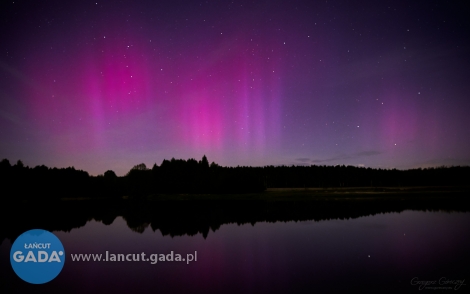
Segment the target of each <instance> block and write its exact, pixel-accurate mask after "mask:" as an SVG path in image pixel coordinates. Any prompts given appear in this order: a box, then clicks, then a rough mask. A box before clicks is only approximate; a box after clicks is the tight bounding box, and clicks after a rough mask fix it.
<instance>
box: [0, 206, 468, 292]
mask: <svg viewBox="0 0 470 294" xmlns="http://www.w3.org/2000/svg"><path fill="white" fill-rule="evenodd" d="M80 205H82V206H83V207H80ZM102 205H103V206H106V207H108V209H104V208H103V206H102ZM429 205H431V206H426V205H424V206H422V207H418V206H417V205H416V204H409V203H403V202H399V203H386V204H383V203H374V204H370V203H354V204H352V203H346V204H344V205H337V204H328V205H327V206H325V205H321V204H318V203H317V204H315V205H314V207H316V208H312V207H313V206H312V207H309V206H308V205H305V204H304V203H301V204H295V205H288V204H282V205H277V204H266V203H257V204H256V203H255V204H253V205H251V207H250V205H249V204H248V203H223V204H215V205H214V204H213V203H202V204H201V203H198V204H191V205H186V204H181V203H177V204H175V203H171V204H166V203H165V204H161V203H158V204H152V205H148V204H146V203H140V204H126V205H122V204H119V203H115V204H112V205H108V204H100V205H92V206H93V207H92V208H90V206H91V205H90V204H86V205H85V204H81V203H79V204H78V205H77V204H66V205H65V206H63V207H60V209H59V211H57V209H52V208H49V209H50V211H48V210H47V208H44V211H46V213H45V212H44V211H42V212H41V213H39V212H35V213H36V214H34V213H32V211H33V207H35V206H31V207H29V208H28V209H24V210H23V212H21V211H22V209H21V208H19V207H16V208H12V209H13V210H18V211H17V215H20V216H22V217H18V218H17V219H6V217H5V216H3V219H2V223H3V225H2V227H1V228H2V230H1V231H0V232H2V235H1V236H0V237H1V238H2V239H0V240H1V242H2V243H1V245H0V254H1V255H0V264H1V268H0V270H1V272H0V273H1V276H2V277H1V288H0V290H1V292H2V293H26V292H38V293H39V292H47V293H102V292H105V293H113V292H115V293H131V292H134V293H416V292H419V287H420V285H422V284H423V283H425V282H428V283H429V285H428V287H443V288H446V287H449V288H452V291H455V289H457V291H460V292H466V291H468V289H469V287H470V267H469V266H468V264H469V262H470V251H469V250H468V248H470V234H469V233H468V232H469V230H468V228H469V225H470V213H469V212H468V211H467V210H466V209H462V207H461V206H459V205H457V206H456V207H450V208H449V207H446V208H445V210H442V209H438V207H436V206H435V204H429ZM433 205H434V206H433ZM318 206H320V207H318ZM72 207H73V208H72ZM24 211H27V212H29V213H25V212H24ZM31 228H44V229H47V230H50V231H52V232H53V233H54V234H55V235H56V236H57V237H58V238H59V239H60V240H61V242H62V244H63V246H64V249H65V252H66V261H65V265H64V268H63V270H62V272H61V273H60V274H59V275H58V276H57V278H55V279H54V280H52V281H51V282H49V283H46V284H42V285H32V284H28V283H26V282H24V281H23V280H21V279H20V278H18V277H17V276H16V275H15V273H14V272H13V271H12V268H11V265H10V261H9V254H10V248H11V244H12V242H13V241H14V240H15V238H16V236H18V235H19V234H21V233H22V232H24V231H26V230H27V229H31ZM172 251H173V259H175V256H177V254H180V255H181V257H182V258H185V259H186V258H187V257H190V255H188V254H191V255H192V256H193V259H197V260H193V261H191V262H189V263H188V262H187V261H185V262H183V261H168V260H165V261H157V262H156V263H154V262H152V261H151V260H149V261H142V260H141V259H142V252H143V253H145V257H144V259H145V258H150V256H151V255H152V254H164V255H165V257H167V259H169V258H171V252H172ZM106 252H108V258H109V256H111V255H112V254H116V255H117V254H123V255H124V256H126V255H128V254H132V255H129V256H131V257H133V258H139V261H100V262H98V261H74V260H72V255H76V254H102V258H104V256H105V255H106ZM158 256H160V255H157V257H158ZM153 257H155V255H154V256H153ZM153 257H152V258H153ZM152 263H154V264H152ZM462 280H464V281H463V284H464V285H462V282H460V281H462ZM433 282H434V283H433ZM440 290H441V291H444V290H445V289H440ZM422 291H424V292H425V293H426V292H432V289H431V288H427V289H423V290H422ZM449 291H450V290H449ZM445 292H447V291H445ZM448 293H451V292H448Z"/></svg>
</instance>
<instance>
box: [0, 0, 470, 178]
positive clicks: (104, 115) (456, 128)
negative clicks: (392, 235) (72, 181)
mask: <svg viewBox="0 0 470 294" xmlns="http://www.w3.org/2000/svg"><path fill="white" fill-rule="evenodd" d="M312 2H313V3H312ZM459 5H461V4H460V3H458V2H457V3H447V2H444V1H437V2H432V3H431V2H429V1H414V2H413V3H404V4H400V3H399V2H397V1H362V2H355V4H353V3H350V2H348V1H327V2H326V1H322V2H321V3H320V2H318V1H269V2H261V1H254V3H253V2H252V1H234V2H233V3H232V2H231V1H203V2H198V1H171V3H168V2H165V3H163V2H160V1H120V2H117V1H79V2H78V3H73V2H70V3H69V2H66V3H63V2H62V1H37V2H33V3H30V2H24V1H9V2H8V3H4V4H2V6H1V10H0V11H1V12H0V14H1V16H2V18H1V19H2V22H1V25H0V38H1V40H2V42H1V46H0V138H1V143H0V157H1V158H8V159H10V161H13V162H15V161H16V160H18V159H21V160H23V161H24V163H25V164H26V165H30V166H35V165H38V164H46V165H48V166H57V167H66V166H75V167H76V168H79V169H84V170H87V171H89V172H90V173H91V174H95V175H96V174H101V173H103V172H104V171H106V170H108V169H113V170H114V171H116V173H117V174H119V175H123V174H125V173H126V172H127V171H128V170H129V169H130V168H131V167H132V166H133V165H135V164H138V163H141V162H144V163H145V164H147V165H152V164H153V163H155V162H156V163H157V164H160V163H161V161H162V160H163V159H165V158H166V159H170V158H172V157H175V158H183V159H187V158H196V159H200V158H201V157H202V155H203V154H205V155H207V157H208V159H209V160H210V161H215V162H217V163H219V164H220V165H224V166H236V165H252V166H263V165H279V164H287V165H291V164H296V165H297V164H307V165H310V164H317V165H318V164H320V165H324V164H325V165H334V164H346V165H348V164H350V165H356V166H357V165H360V166H362V165H363V166H370V167H381V168H393V167H396V168H413V167H427V166H438V165H468V164H470V152H469V150H470V131H469V128H468V126H469V125H470V119H469V115H468V110H469V109H470V99H469V98H468V93H469V92H470V91H469V90H470V83H468V77H469V76H470V62H469V61H470V58H469V56H470V55H469V54H468V52H469V41H468V40H469V39H468V36H467V34H468V32H467V30H466V29H465V28H466V27H468V20H467V17H466V15H465V14H464V13H463V11H464V9H463V7H459Z"/></svg>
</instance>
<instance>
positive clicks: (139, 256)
mask: <svg viewBox="0 0 470 294" xmlns="http://www.w3.org/2000/svg"><path fill="white" fill-rule="evenodd" d="M70 257H71V258H72V261H111V262H112V261H145V262H150V263H151V264H156V263H158V262H164V261H179V262H186V264H189V263H190V262H193V261H197V251H194V253H188V254H179V253H174V252H173V251H171V252H170V253H168V254H163V253H154V254H146V253H145V252H141V253H127V254H122V253H110V252H109V251H106V253H105V254H101V253H100V254H96V253H76V254H73V253H72V254H70Z"/></svg>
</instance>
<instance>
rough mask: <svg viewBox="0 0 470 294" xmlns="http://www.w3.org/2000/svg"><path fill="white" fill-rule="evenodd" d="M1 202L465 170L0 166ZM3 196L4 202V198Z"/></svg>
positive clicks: (433, 183)
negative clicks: (121, 172)
mask: <svg viewBox="0 0 470 294" xmlns="http://www.w3.org/2000/svg"><path fill="white" fill-rule="evenodd" d="M0 179H1V181H2V185H1V186H2V190H3V192H4V193H3V195H4V197H5V198H8V199H14V198H16V197H19V198H21V199H59V198H64V197H67V198H74V197H91V198H93V197H111V198H121V197H122V196H132V197H144V196H148V195H157V194H227V193H258V192H263V191H265V190H266V189H267V188H339V187H344V188H347V187H413V186H414V187H417V186H421V187H439V186H441V187H442V186H468V180H469V179H470V167H468V166H463V167H461V166H453V167H445V166H443V167H437V168H424V169H422V168H418V169H409V170H397V169H372V168H364V167H354V166H344V165H341V166H340V165H337V166H316V165H311V166H265V167H249V166H237V167H223V166H219V165H218V164H216V163H215V162H212V163H211V164H209V161H208V160H207V157H206V156H205V155H204V156H203V158H202V159H201V160H199V161H197V160H195V159H188V160H183V159H174V158H172V159H171V160H166V159H165V160H163V162H162V163H161V164H160V166H158V165H157V164H154V165H153V167H152V168H147V166H146V165H145V164H143V163H141V164H138V165H135V166H134V167H133V168H132V169H130V170H129V172H128V173H127V174H126V175H125V176H122V177H118V176H117V175H116V173H115V172H114V171H112V170H108V171H106V172H105V173H104V174H103V175H98V176H91V175H89V173H88V172H86V171H83V170H77V169H75V168H74V167H68V168H49V167H46V166H44V165H40V166H36V167H33V168H31V167H28V166H25V165H24V164H23V163H22V161H20V160H18V162H17V163H16V164H14V165H12V164H11V163H10V162H9V160H8V159H3V160H2V161H1V162H0ZM5 198H4V199H5Z"/></svg>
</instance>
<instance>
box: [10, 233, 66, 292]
mask: <svg viewBox="0 0 470 294" xmlns="http://www.w3.org/2000/svg"><path fill="white" fill-rule="evenodd" d="M64 262H65V250H64V246H62V243H61V242H60V240H59V238H57V237H56V236H55V235H54V234H52V233H51V232H48V231H45V230H29V231H27V232H24V233H23V234H21V235H20V236H19V237H18V238H16V240H15V242H14V243H13V245H12V246H11V251H10V263H11V266H12V267H13V270H14V271H15V273H16V274H17V275H18V277H20V278H21V279H23V280H24V281H26V282H28V283H31V284H44V283H47V282H49V281H51V280H52V279H54V278H55V277H57V275H58V274H59V273H60V271H61V270H62V268H63V267H64Z"/></svg>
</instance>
